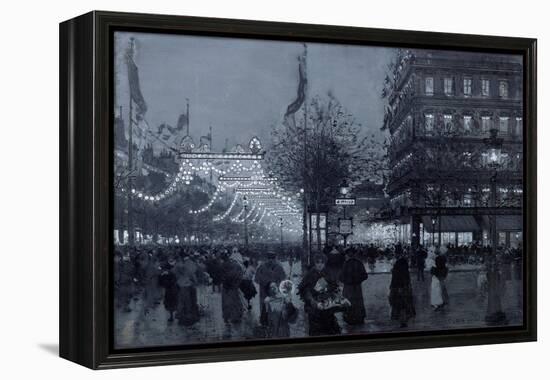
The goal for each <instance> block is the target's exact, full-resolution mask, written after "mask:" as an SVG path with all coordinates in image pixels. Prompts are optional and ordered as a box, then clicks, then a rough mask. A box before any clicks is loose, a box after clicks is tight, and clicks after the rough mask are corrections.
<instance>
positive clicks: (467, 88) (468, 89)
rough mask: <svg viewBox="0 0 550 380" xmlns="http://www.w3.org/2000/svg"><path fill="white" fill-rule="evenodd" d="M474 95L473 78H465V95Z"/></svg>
mask: <svg viewBox="0 0 550 380" xmlns="http://www.w3.org/2000/svg"><path fill="white" fill-rule="evenodd" d="M471 95H472V78H464V96H471Z"/></svg>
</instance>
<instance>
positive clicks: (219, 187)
mask: <svg viewBox="0 0 550 380" xmlns="http://www.w3.org/2000/svg"><path fill="white" fill-rule="evenodd" d="M264 157H265V151H263V150H262V144H261V142H260V140H259V139H258V138H257V137H253V138H252V139H251V140H250V142H249V144H248V149H246V148H244V147H243V146H242V145H240V144H238V145H236V146H235V147H234V148H233V149H232V150H231V151H230V152H223V153H214V152H211V151H210V147H209V146H208V145H207V144H203V145H201V146H199V147H198V148H196V147H195V144H194V142H193V139H192V138H191V136H185V137H184V138H183V139H182V141H181V144H180V147H179V149H178V158H179V162H180V165H179V169H178V172H177V173H176V174H175V175H173V176H172V178H171V180H170V181H169V185H168V186H167V187H166V188H165V189H164V190H162V191H160V192H158V193H155V194H148V193H146V192H144V191H140V190H138V189H135V188H133V189H130V190H129V191H130V192H131V194H133V196H134V198H135V199H138V200H141V201H143V202H148V203H151V204H157V203H158V202H162V201H163V200H165V199H167V198H169V197H171V196H172V195H174V194H175V193H177V192H178V191H180V190H182V189H185V188H186V187H187V186H189V185H191V182H192V180H193V178H194V177H202V178H208V179H209V181H210V182H211V183H212V184H213V185H214V186H215V191H214V192H213V194H212V196H211V198H210V200H209V201H208V202H207V203H206V204H205V205H203V206H201V207H199V208H189V209H188V210H187V212H188V213H189V214H192V215H194V214H202V213H205V212H207V211H209V210H210V208H211V207H212V205H214V203H215V202H216V201H218V200H219V199H220V198H222V195H224V194H228V193H233V198H232V201H231V202H230V204H229V206H228V208H227V209H226V210H225V211H224V212H222V213H220V214H217V215H214V216H213V218H212V220H213V221H214V222H221V221H224V220H229V221H231V222H233V223H244V222H245V221H246V222H247V223H248V224H249V225H254V224H258V225H259V224H264V225H266V226H267V227H268V228H269V227H274V226H276V225H279V223H280V221H281V220H283V219H281V218H284V229H285V231H287V232H296V233H298V232H300V231H301V221H302V219H301V213H302V211H301V210H300V209H299V207H298V206H297V205H298V204H299V202H298V200H299V198H300V197H301V196H302V194H301V193H290V192H288V191H285V190H284V189H283V188H282V187H281V186H280V185H279V181H278V178H276V177H274V176H273V175H271V174H267V173H266V172H265V171H264V167H263V166H262V161H263V160H264ZM122 191H123V192H126V191H128V190H127V189H122ZM245 204H246V207H245Z"/></svg>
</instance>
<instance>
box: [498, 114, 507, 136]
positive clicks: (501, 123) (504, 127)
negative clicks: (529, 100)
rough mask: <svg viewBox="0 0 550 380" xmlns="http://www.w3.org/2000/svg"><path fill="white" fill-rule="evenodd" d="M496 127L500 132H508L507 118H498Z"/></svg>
mask: <svg viewBox="0 0 550 380" xmlns="http://www.w3.org/2000/svg"><path fill="white" fill-rule="evenodd" d="M498 129H499V131H500V133H501V134H508V118H507V117H502V116H501V117H500V118H499V126H498Z"/></svg>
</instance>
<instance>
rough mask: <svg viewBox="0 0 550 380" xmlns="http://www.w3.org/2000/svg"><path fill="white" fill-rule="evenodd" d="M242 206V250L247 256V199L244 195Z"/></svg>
mask: <svg viewBox="0 0 550 380" xmlns="http://www.w3.org/2000/svg"><path fill="white" fill-rule="evenodd" d="M243 206H244V249H245V252H246V253H247V254H248V220H247V219H248V218H247V210H248V198H247V197H246V195H245V196H244V197H243Z"/></svg>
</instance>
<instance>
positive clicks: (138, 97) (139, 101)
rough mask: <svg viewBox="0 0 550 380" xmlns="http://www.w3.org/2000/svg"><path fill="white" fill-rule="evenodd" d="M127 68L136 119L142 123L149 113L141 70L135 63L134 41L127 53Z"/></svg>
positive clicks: (132, 40) (131, 42)
mask: <svg viewBox="0 0 550 380" xmlns="http://www.w3.org/2000/svg"><path fill="white" fill-rule="evenodd" d="M126 66H127V67H128V84H129V87H130V99H131V100H132V101H133V102H134V105H135V107H136V108H135V110H136V111H135V118H136V120H138V121H140V120H141V119H143V117H144V116H145V113H146V112H147V103H146V102H145V99H144V98H143V94H142V93H141V87H140V85H139V70H138V67H137V65H136V63H135V62H134V39H133V38H132V39H131V40H130V46H129V48H128V50H127V52H126Z"/></svg>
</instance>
